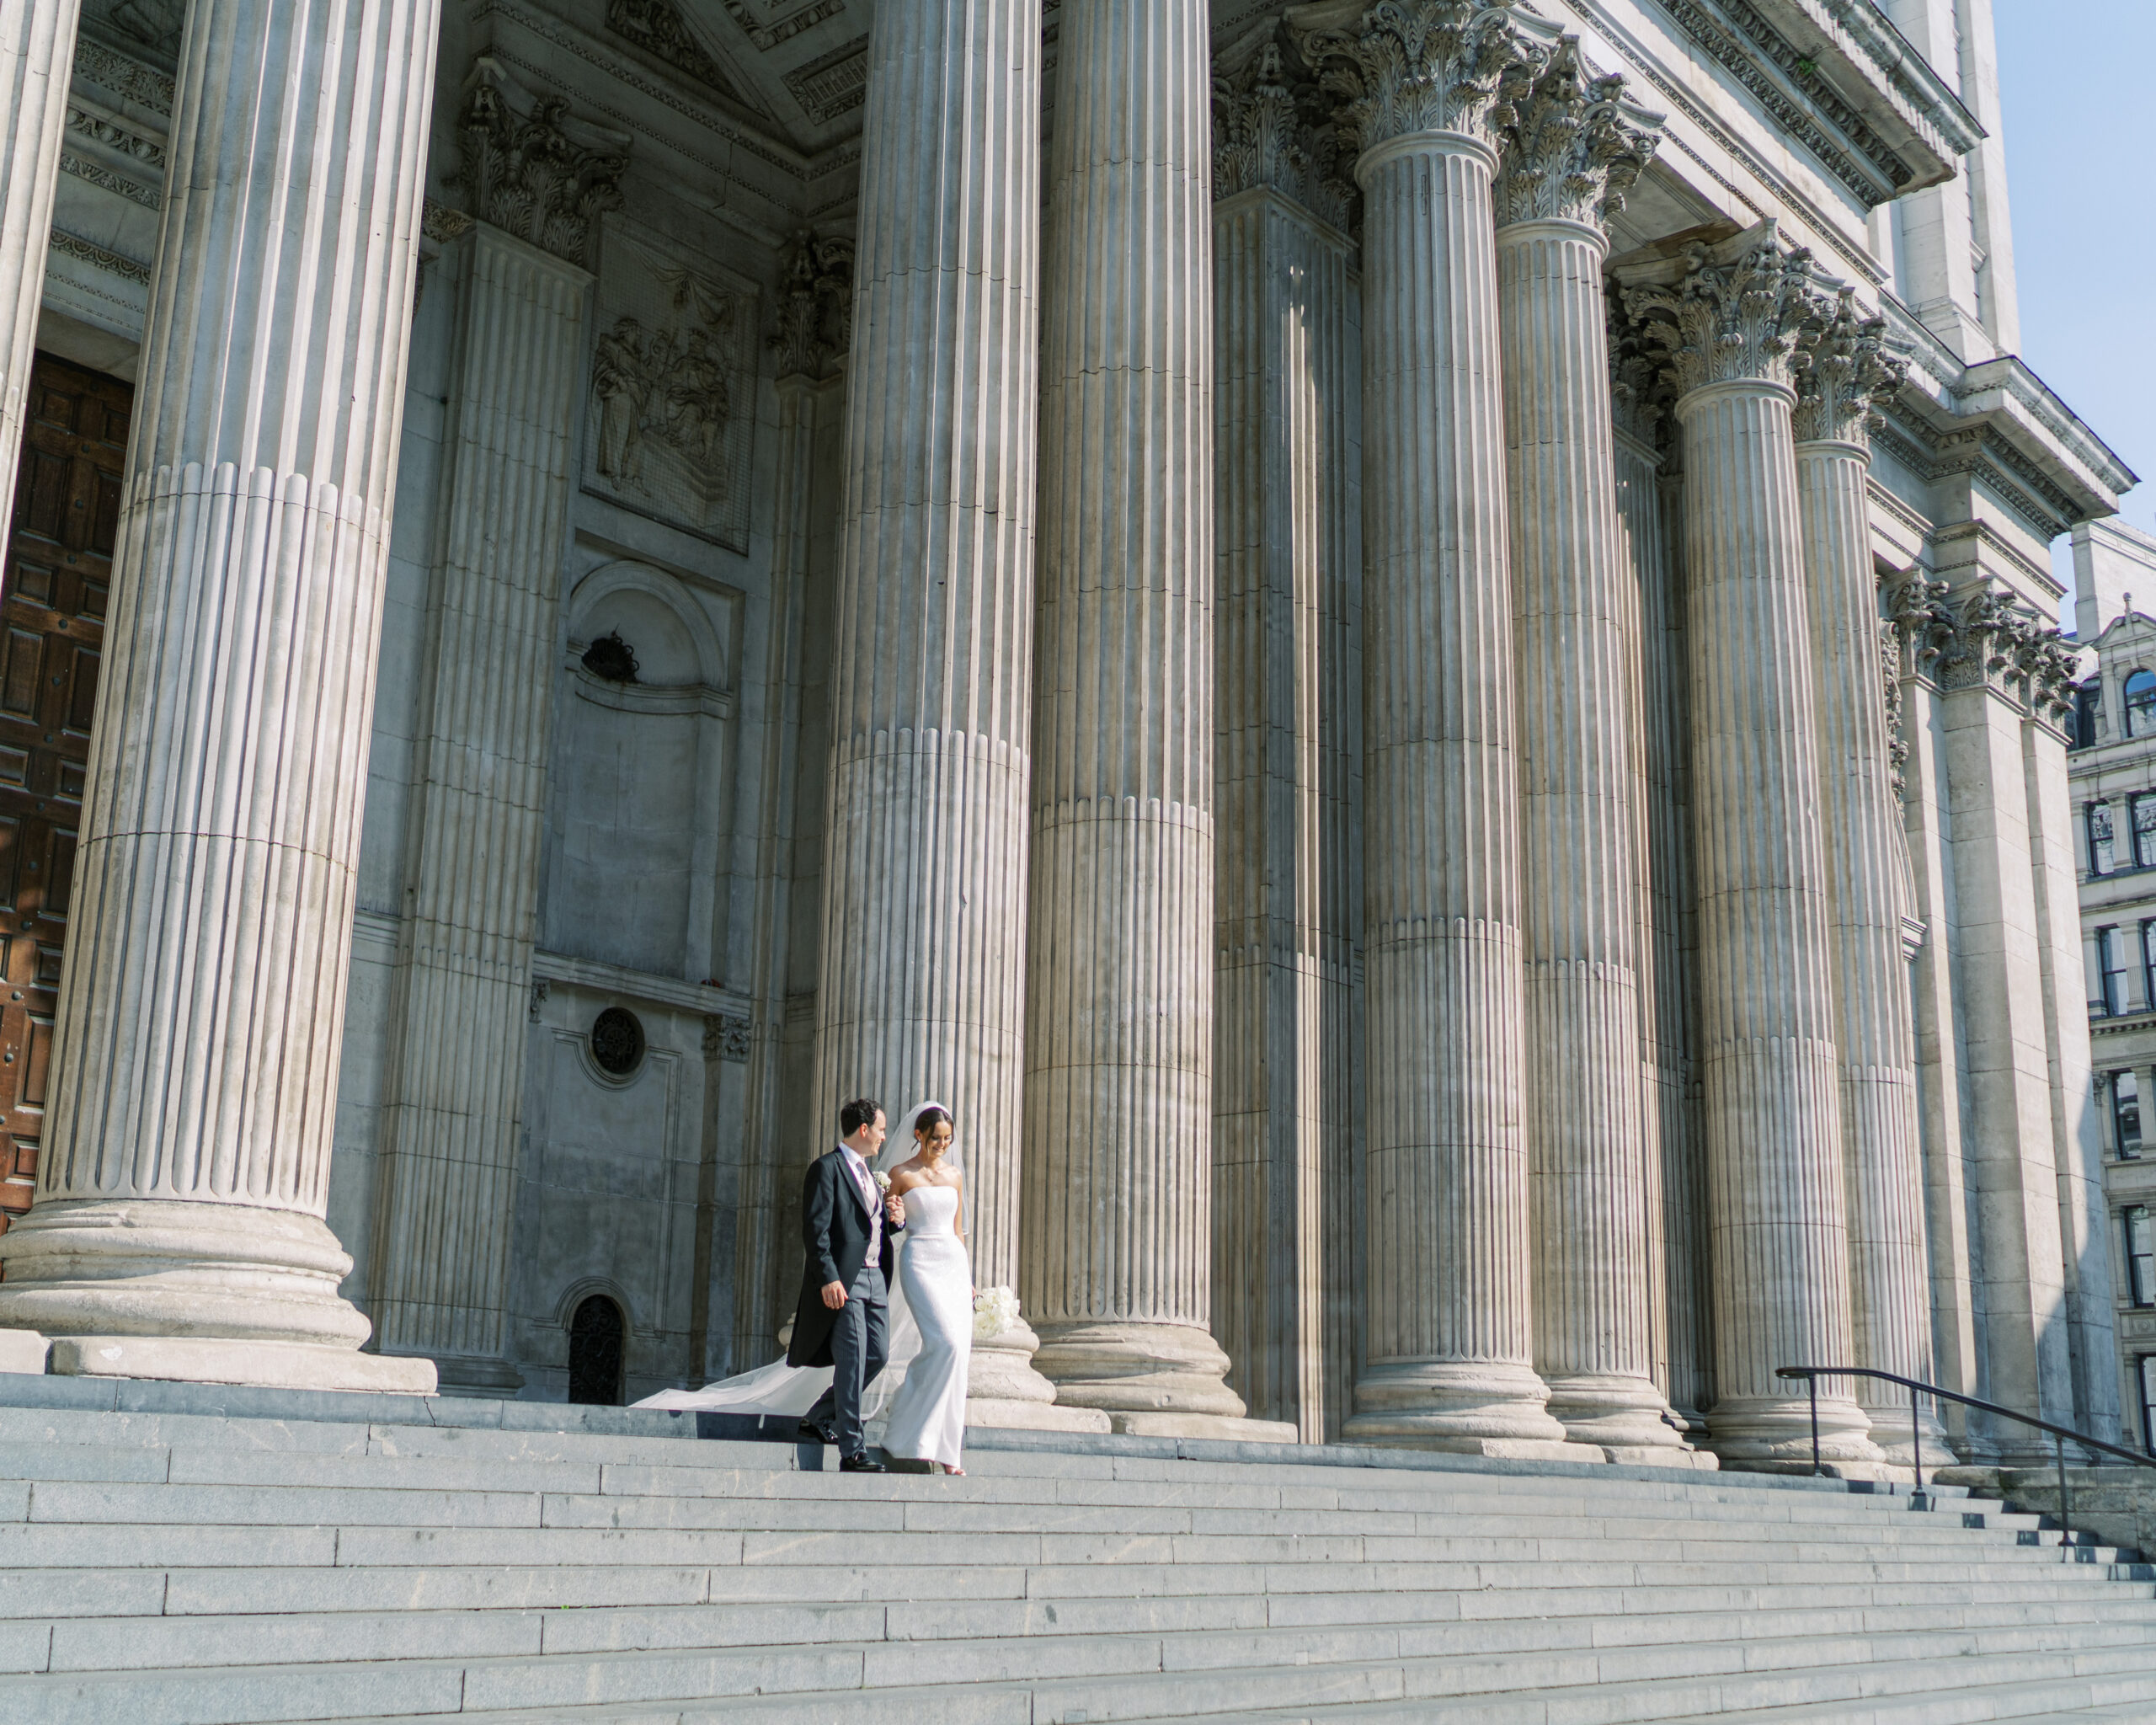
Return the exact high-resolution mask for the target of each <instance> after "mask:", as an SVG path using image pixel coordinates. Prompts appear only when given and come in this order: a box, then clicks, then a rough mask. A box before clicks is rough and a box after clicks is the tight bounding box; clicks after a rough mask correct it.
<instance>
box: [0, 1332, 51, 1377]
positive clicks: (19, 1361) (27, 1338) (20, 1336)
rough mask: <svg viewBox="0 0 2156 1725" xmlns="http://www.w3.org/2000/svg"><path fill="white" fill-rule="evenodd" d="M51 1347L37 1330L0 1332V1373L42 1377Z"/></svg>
mask: <svg viewBox="0 0 2156 1725" xmlns="http://www.w3.org/2000/svg"><path fill="white" fill-rule="evenodd" d="M49 1347H50V1344H49V1343H47V1342H46V1341H45V1338H44V1337H42V1336H40V1334H38V1332H36V1331H35V1330H0V1371H13V1372H29V1373H32V1374H34V1375H38V1376H42V1375H44V1373H45V1354H46V1352H47V1351H48V1348H49Z"/></svg>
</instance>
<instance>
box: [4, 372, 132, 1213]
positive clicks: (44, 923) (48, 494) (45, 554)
mask: <svg viewBox="0 0 2156 1725" xmlns="http://www.w3.org/2000/svg"><path fill="white" fill-rule="evenodd" d="M134 400H135V392H134V390H133V388H132V387H131V386H129V385H127V384H125V383H123V382H120V380H119V379H117V378H115V377H106V376H104V374H103V373H102V372H99V371H88V370H85V369H84V368H83V367H82V366H75V365H71V364H69V363H68V362H67V360H61V359H57V358H55V357H54V356H53V355H50V354H44V353H40V355H38V356H37V363H36V366H35V369H34V370H33V371H31V373H30V387H29V402H28V404H27V408H26V412H25V416H24V429H23V454H22V462H21V465H20V466H19V467H18V469H17V471H16V481H15V510H14V515H13V526H12V528H11V529H10V537H9V539H8V548H7V563H6V567H5V570H4V573H0V1231H4V1230H5V1229H6V1227H7V1226H8V1219H9V1218H10V1217H11V1216H15V1215H21V1214H22V1212H23V1211H24V1210H28V1209H29V1204H30V1197H31V1194H32V1191H33V1189H34V1188H35V1183H36V1178H37V1158H38V1147H39V1145H40V1142H41V1140H42V1139H43V1137H44V1125H45V1076H46V1071H47V1067H48V1065H49V1064H50V1061H51V1053H52V1017H53V1011H54V1007H55V1006H56V1002H57V999H58V990H59V986H60V960H61V953H62V952H63V951H64V950H65V948H66V945H67V910H68V900H69V898H70V896H71V895H72V889H73V887H74V879H75V845H76V840H77V834H78V833H79V832H80V830H81V828H82V819H83V782H84V779H85V777H86V775H87V772H88V762H89V756H90V720H91V718H92V716H93V714H94V713H95V712H96V711H97V698H98V667H99V660H100V657H101V655H102V654H103V652H104V622H105V601H106V595H107V593H108V591H109V588H110V585H111V582H112V548H113V540H114V537H115V534H116V532H117V531H118V530H119V526H120V480H121V475H122V473H123V472H124V471H125V468H124V463H125V457H126V454H127V426H128V421H129V419H130V418H131V415H132V414H133V411H134Z"/></svg>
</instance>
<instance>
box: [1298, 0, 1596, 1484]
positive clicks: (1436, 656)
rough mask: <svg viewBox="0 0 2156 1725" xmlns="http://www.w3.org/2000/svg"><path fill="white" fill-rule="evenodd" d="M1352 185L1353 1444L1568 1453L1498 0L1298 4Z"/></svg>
mask: <svg viewBox="0 0 2156 1725" xmlns="http://www.w3.org/2000/svg"><path fill="white" fill-rule="evenodd" d="M1287 17H1288V21H1289V26H1290V28H1291V29H1294V30H1295V31H1296V32H1298V34H1299V39H1300V41H1301V47H1302V52H1303V54H1304V56H1305V58H1306V59H1307V60H1308V61H1310V63H1311V64H1312V65H1314V66H1317V67H1321V69H1322V72H1323V77H1324V80H1325V83H1326V86H1327V88H1329V89H1331V91H1332V92H1333V93H1335V94H1336V95H1337V96H1338V97H1339V98H1340V99H1341V103H1342V107H1341V109H1340V110H1339V123H1340V124H1341V125H1342V126H1343V127H1344V128H1345V129H1346V130H1347V131H1348V133H1349V134H1350V135H1351V136H1353V140H1354V142H1356V144H1357V145H1358V147H1359V150H1360V154H1359V157H1358V160H1357V162H1356V165H1355V174H1356V179H1358V182H1359V183H1360V184H1361V186H1362V190H1363V200H1364V201H1363V262H1364V275H1363V307H1364V366H1363V377H1364V396H1363V414H1364V425H1365V427H1366V428H1367V432H1368V436H1367V441H1366V443H1365V462H1364V488H1365V495H1366V498H1367V499H1368V502H1367V507H1366V513H1365V521H1366V528H1365V531H1366V533H1367V535H1368V543H1367V545H1366V547H1365V556H1364V582H1365V585H1364V619H1365V622H1366V634H1365V655H1366V656H1365V661H1364V671H1365V684H1364V714H1365V720H1364V724H1365V729H1364V809H1365V827H1364V879H1365V892H1364V914H1365V917H1366V921H1365V925H1364V940H1365V943H1366V948H1365V950H1366V953H1367V964H1366V972H1365V975H1366V978H1367V995H1366V1009H1365V1010H1366V1013H1367V1023H1368V1026H1369V1049H1368V1070H1369V1096H1368V1101H1367V1106H1366V1109H1365V1118H1366V1120H1367V1123H1368V1124H1367V1133H1368V1145H1369V1149H1368V1155H1367V1160H1366V1167H1367V1175H1366V1178H1367V1179H1368V1182H1369V1252H1368V1262H1367V1268H1366V1274H1367V1275H1368V1278H1369V1328H1368V1364H1367V1366H1366V1368H1365V1370H1364V1376H1363V1378H1362V1380H1361V1381H1360V1382H1359V1383H1358V1385H1357V1386H1356V1405H1357V1410H1358V1411H1357V1413H1356V1415H1355V1417H1354V1418H1353V1420H1352V1421H1350V1422H1349V1424H1348V1434H1349V1435H1350V1436H1352V1437H1354V1438H1356V1439H1363V1440H1374V1441H1378V1442H1385V1443H1396V1444H1409V1445H1426V1446H1432V1447H1438V1448H1457V1449H1466V1450H1477V1451H1481V1452H1484V1453H1512V1454H1533V1453H1538V1452H1546V1453H1548V1454H1551V1455H1564V1454H1582V1453H1583V1454H1584V1455H1588V1456H1593V1455H1595V1454H1596V1453H1597V1452H1594V1451H1591V1450H1588V1451H1583V1452H1582V1450H1577V1449H1575V1450H1566V1449H1563V1448H1561V1447H1557V1446H1560V1445H1562V1444H1563V1440H1564V1428H1563V1427H1562V1426H1561V1425H1559V1424H1558V1423H1557V1422H1556V1420H1554V1419H1552V1418H1550V1415H1549V1414H1548V1413H1546V1412H1545V1410H1544V1403H1545V1401H1546V1400H1547V1399H1548V1392H1547V1391H1546V1390H1545V1387H1544V1386H1543V1383H1542V1381H1541V1379H1540V1378H1539V1377H1538V1376H1537V1375H1535V1371H1534V1363H1533V1361H1534V1323H1533V1316H1532V1312H1531V1309H1530V1300H1529V1227H1528V1168H1527V1142H1526V1123H1525V1121H1524V1119H1523V1118H1522V1107H1523V1097H1522V1082H1523V1073H1524V1062H1525V1049H1524V1022H1525V1021H1524V1001H1523V997H1522V977H1523V971H1522V964H1523V958H1524V949H1523V940H1524V936H1523V916H1524V911H1523V906H1522V904H1521V896H1520V857H1519V806H1518V803H1519V799H1518V783H1517V777H1516V774H1517V763H1516V760H1515V749H1516V721H1515V713H1514V693H1513V675H1514V673H1513V652H1512V637H1513V597H1512V585H1511V575H1510V560H1509V557H1508V547H1507V533H1508V527H1507V520H1508V514H1507V501H1506V486H1505V470H1504V465H1503V462H1502V460H1501V459H1500V458H1499V451H1502V448H1503V447H1504V443H1503V439H1504V435H1505V423H1504V414H1503V408H1502V398H1501V393H1500V386H1499V353H1498V347H1499V343H1498V312H1497V248H1496V241H1495V230H1494V220H1493V211H1492V174H1493V173H1494V171H1495V169H1496V167H1497V131H1498V127H1499V126H1500V125H1501V124H1502V120H1503V119H1504V117H1505V115H1504V113H1503V110H1502V102H1501V95H1502V93H1506V92H1508V91H1509V90H1510V89H1511V88H1512V87H1513V81H1514V80H1516V79H1517V78H1518V77H1520V76H1521V74H1522V73H1523V71H1524V66H1525V58H1526V56H1525V53H1524V49H1523V48H1522V46H1521V45H1520V42H1519V40H1518V37H1517V35H1516V34H1515V29H1514V25H1513V21H1512V18H1511V15H1510V13H1508V11H1507V9H1506V8H1504V7H1503V6H1502V5H1499V4H1497V3H1495V0H1382V3H1380V4H1378V5H1375V6H1372V7H1370V8H1369V9H1368V10H1367V11H1365V10H1364V8H1363V7H1362V6H1361V5H1360V4H1359V3H1355V0H1339V3H1326V4H1321V5H1315V6H1296V7H1291V8H1289V11H1288V13H1287Z"/></svg>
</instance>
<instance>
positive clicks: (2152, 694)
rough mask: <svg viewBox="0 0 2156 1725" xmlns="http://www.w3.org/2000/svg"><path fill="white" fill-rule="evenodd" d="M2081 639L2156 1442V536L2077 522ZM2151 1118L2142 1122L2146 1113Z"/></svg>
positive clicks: (2142, 1419) (2124, 1161)
mask: <svg viewBox="0 0 2156 1725" xmlns="http://www.w3.org/2000/svg"><path fill="white" fill-rule="evenodd" d="M2073 575H2074V618H2075V625H2076V628H2075V634H2076V637H2077V638H2078V639H2079V641H2080V643H2081V644H2082V645H2083V649H2084V650H2083V652H2082V654H2081V665H2080V679H2081V681H2080V687H2079V693H2078V695H2077V697H2076V702H2075V715H2074V737H2073V754H2072V756H2071V757H2070V761H2071V765H2070V767H2069V769H2068V773H2069V778H2070V780H2071V782H2072V786H2073V810H2074V817H2075V821H2076V824H2077V826H2078V829H2079V831H2078V835H2077V838H2076V860H2077V861H2078V862H2079V864H2080V868H2081V938H2082V951H2083V953H2084V958H2085V961H2086V964H2087V965H2088V975H2089V1060H2090V1064H2091V1065H2092V1067H2093V1069H2094V1073H2095V1091H2096V1113H2097V1119H2098V1124H2099V1130H2100V1132H2101V1134H2102V1136H2103V1141H2104V1191H2105V1197H2106V1198H2107V1199H2108V1200H2109V1202H2110V1210H2111V1214H2110V1232H2111V1242H2112V1250H2113V1253H2114V1257H2113V1259H2112V1263H2113V1273H2112V1294H2113V1297H2114V1299H2115V1300H2116V1306H2117V1327H2118V1338H2119V1370H2120V1381H2121V1387H2122V1393H2123V1397H2124V1401H2123V1402H2122V1406H2123V1407H2124V1409H2125V1411H2126V1429H2127V1437H2128V1439H2130V1440H2132V1441H2135V1442H2138V1443H2141V1444H2143V1445H2148V1447H2149V1449H2150V1451H2151V1453H2152V1454H2156V1233H2152V1231H2151V1228H2152V1216H2156V1161H2152V1159H2151V1156H2152V1152H2156V1116H2153V1115H2148V1114H2147V1110H2148V1108H2149V1107H2150V1102H2151V1097H2152V1094H2156V1092H2152V1091H2151V1089H2150V1087H2151V1085H2152V1084H2156V617H2152V616H2151V615H2150V614H2149V613H2148V611H2143V610H2141V609H2138V608H2137V607H2136V606H2135V604H2134V600H2133V595H2134V590H2135V589H2137V588H2138V589H2139V590H2140V591H2141V593H2142V595H2143V598H2144V600H2146V601H2151V602H2156V539H2152V538H2151V537H2149V536H2148V534H2146V533H2143V532H2140V531H2137V530H2136V529H2134V528H2132V527H2129V526H2126V525H2124V524H2123V523H2121V522H2116V521H2095V522H2089V523H2084V525H2083V526H2078V527H2076V528H2075V529H2074V530H2073ZM2144 1118H2146V1119H2148V1128H2147V1132H2146V1135H2144V1129H2143V1119H2144Z"/></svg>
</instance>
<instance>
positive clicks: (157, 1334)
mask: <svg viewBox="0 0 2156 1725" xmlns="http://www.w3.org/2000/svg"><path fill="white" fill-rule="evenodd" d="M0 1268H4V1270H5V1272H6V1276H7V1279H6V1280H5V1281H4V1282H0V1327H18V1328H22V1329H28V1330H35V1331H37V1332H40V1334H41V1335H44V1336H47V1337H50V1338H52V1339H53V1343H54V1346H53V1351H52V1356H51V1368H50V1369H51V1370H53V1371H55V1372H61V1373H87V1374H89V1375H95V1376H99V1377H150V1378H174V1379H198V1380H200V1381H203V1382H205V1383H227V1384H264V1385H270V1386H277V1387H282V1388H292V1389H366V1390H396V1391H404V1392H407V1393H421V1394H427V1393H431V1392H432V1391H433V1390H434V1387H435V1369H434V1364H433V1362H432V1361H431V1360H426V1359H387V1358H383V1357H381V1356H376V1355H367V1354H361V1353H360V1343H363V1342H365V1341H366V1339H367V1336H368V1334H369V1332H370V1331H371V1328H372V1326H371V1325H370V1324H369V1323H368V1322H367V1320H366V1316H364V1315H363V1314H362V1313H360V1311H358V1309H357V1308H355V1306H352V1305H351V1304H350V1302H349V1301H348V1300H345V1299H344V1296H343V1295H340V1294H339V1292H338V1291H337V1290H338V1284H339V1283H340V1282H342V1281H343V1280H344V1277H345V1276H346V1275H348V1274H350V1272H351V1268H352V1260H351V1259H350V1258H349V1257H347V1256H346V1255H345V1252H344V1248H343V1247H340V1246H339V1244H338V1243H337V1236H335V1235H334V1234H333V1233H331V1232H330V1231H329V1226H328V1223H326V1222H324V1221H323V1220H322V1218H321V1217H319V1216H317V1215H310V1214H308V1213H307V1212H306V1211H304V1210H270V1209H265V1208H260V1207H258V1206H255V1205H252V1204H221V1203H217V1202H215V1201H212V1200H208V1199H47V1200H45V1201H44V1202H42V1203H39V1204H34V1205H33V1206H32V1207H31V1209H30V1211H29V1215H25V1216H24V1217H22V1218H21V1219H20V1220H18V1221H17V1222H15V1223H14V1225H13V1226H11V1227H10V1228H9V1229H8V1231H7V1232H6V1233H5V1234H0Z"/></svg>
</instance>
